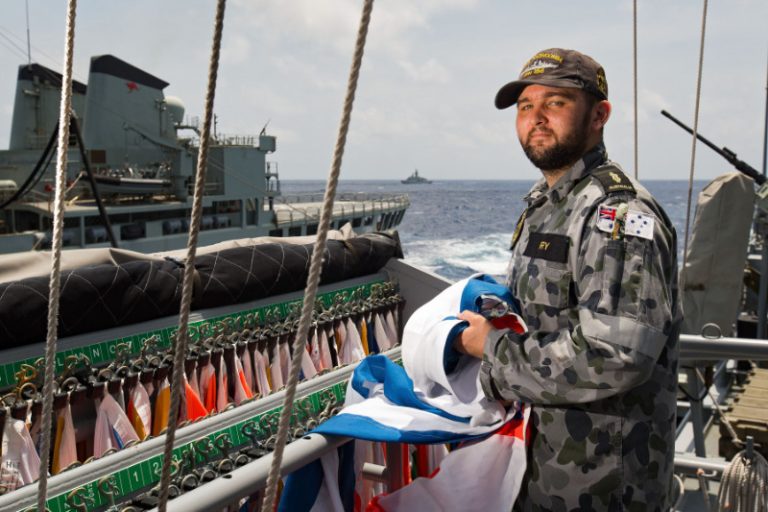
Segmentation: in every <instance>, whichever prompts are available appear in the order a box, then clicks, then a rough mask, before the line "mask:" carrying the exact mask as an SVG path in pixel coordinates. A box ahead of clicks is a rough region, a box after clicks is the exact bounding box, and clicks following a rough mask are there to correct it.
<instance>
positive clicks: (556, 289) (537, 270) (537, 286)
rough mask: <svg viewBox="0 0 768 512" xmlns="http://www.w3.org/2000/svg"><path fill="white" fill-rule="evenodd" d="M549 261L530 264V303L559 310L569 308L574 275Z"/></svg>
mask: <svg viewBox="0 0 768 512" xmlns="http://www.w3.org/2000/svg"><path fill="white" fill-rule="evenodd" d="M558 267H559V266H556V265H553V264H551V263H550V262H547V261H532V262H530V263H528V294H527V297H528V301H529V302H532V303H534V304H542V305H544V306H549V307H553V308H557V309H563V308H565V307H567V306H568V297H569V290H570V287H571V281H572V274H571V272H570V271H569V270H568V269H567V268H558Z"/></svg>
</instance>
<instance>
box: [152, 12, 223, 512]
mask: <svg viewBox="0 0 768 512" xmlns="http://www.w3.org/2000/svg"><path fill="white" fill-rule="evenodd" d="M225 7H226V0H218V2H217V3H216V20H215V22H214V29H213V45H212V48H211V60H210V62H209V65H208V89H207V91H206V95H205V109H204V112H203V129H202V132H201V134H200V152H199V154H198V156H197V174H196V176H195V193H194V196H193V199H192V218H191V220H190V225H189V241H188V242H187V258H186V260H185V261H184V277H183V280H182V287H181V307H180V310H179V329H178V331H177V333H176V336H175V343H174V347H173V375H172V379H171V380H172V382H171V405H170V413H169V415H168V430H167V432H166V434H165V447H164V450H163V466H162V471H161V473H160V503H159V505H158V508H159V510H160V512H165V510H166V506H167V503H168V487H169V484H170V480H171V462H172V458H171V456H172V453H173V442H174V440H175V438H176V426H177V423H178V418H179V404H180V402H181V400H180V397H181V391H182V375H183V374H184V357H185V355H186V352H187V342H188V341H189V327H188V324H189V310H190V309H191V307H192V288H193V286H194V275H195V253H196V252H197V238H198V234H199V233H200V219H201V218H202V216H203V193H204V191H205V171H206V165H207V162H208V146H209V143H210V136H211V125H212V124H213V100H214V97H215V96H216V78H217V76H218V70H219V55H220V53H221V35H222V33H223V31H224V8H225Z"/></svg>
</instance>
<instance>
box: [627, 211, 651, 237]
mask: <svg viewBox="0 0 768 512" xmlns="http://www.w3.org/2000/svg"><path fill="white" fill-rule="evenodd" d="M655 225H656V218H655V217H654V216H653V215H651V214H649V213H643V212H638V211H635V210H629V211H627V216H626V218H625V219H624V235H625V236H639V237H640V238H646V239H648V240H653V227H654V226H655Z"/></svg>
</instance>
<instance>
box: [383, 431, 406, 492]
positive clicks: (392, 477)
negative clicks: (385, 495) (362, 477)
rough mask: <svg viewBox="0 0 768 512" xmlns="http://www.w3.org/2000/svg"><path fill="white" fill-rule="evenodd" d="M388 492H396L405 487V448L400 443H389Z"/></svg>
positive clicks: (387, 457)
mask: <svg viewBox="0 0 768 512" xmlns="http://www.w3.org/2000/svg"><path fill="white" fill-rule="evenodd" d="M386 460H387V463H386V464H387V492H390V493H392V492H395V491H396V490H398V489H400V488H401V487H402V486H403V483H404V480H405V479H404V478H403V476H404V475H403V462H404V460H403V448H402V445H401V444H400V443H387V456H386Z"/></svg>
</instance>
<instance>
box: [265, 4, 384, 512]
mask: <svg viewBox="0 0 768 512" xmlns="http://www.w3.org/2000/svg"><path fill="white" fill-rule="evenodd" d="M372 10H373V0H365V4H364V5H363V14H362V17H361V19H360V27H359V29H358V32H357V43H356V45H355V54H354V57H353V59H352V68H351V70H350V73H349V80H348V82H347V96H346V99H345V100H344V111H343V113H342V116H341V123H340V125H339V133H338V138H337V139H336V147H335V148H334V151H333V161H332V164H331V171H330V175H329V176H328V184H327V186H326V189H325V198H324V200H323V210H322V212H321V214H320V224H319V225H318V231H317V239H316V240H315V246H314V248H313V250H312V259H311V261H310V266H309V275H308V277H307V287H306V289H305V290H304V302H303V304H302V308H301V318H300V319H299V326H298V329H297V332H296V338H295V339H294V340H293V356H292V358H291V372H290V375H289V377H288V383H287V385H286V387H285V399H284V400H283V409H282V411H280V423H279V424H278V430H277V440H276V445H275V451H274V452H273V454H272V465H271V467H270V468H269V476H268V478H267V489H266V491H265V492H266V495H265V497H264V503H263V504H262V507H261V510H262V512H272V510H273V509H274V504H275V499H276V496H277V483H278V480H279V479H280V465H281V464H282V462H283V451H284V449H285V443H286V440H287V437H288V428H289V425H290V418H291V409H292V406H293V400H294V398H295V396H296V384H297V383H298V380H299V369H300V368H301V356H302V353H303V352H304V350H306V348H305V347H306V343H307V335H308V333H309V324H310V320H311V319H312V311H313V309H314V306H315V296H316V295H317V287H318V284H319V282H320V272H321V271H322V269H323V256H324V254H325V245H326V238H327V236H328V229H329V226H330V223H331V215H332V213H333V200H334V198H335V197H336V186H337V185H338V182H339V174H340V173H341V159H342V157H343V155H344V145H345V143H346V140H347V131H348V130H349V121H350V117H351V115H352V104H353V103H354V100H355V91H356V90H357V79H358V77H359V75H360V65H361V63H362V60H363V50H364V49H365V39H366V36H367V35H368V25H369V23H370V20H371V11H372Z"/></svg>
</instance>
